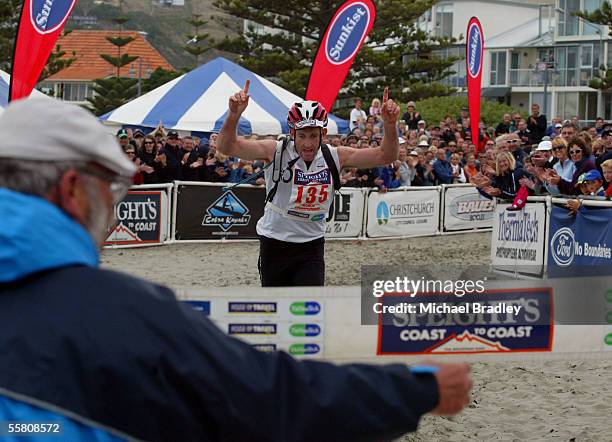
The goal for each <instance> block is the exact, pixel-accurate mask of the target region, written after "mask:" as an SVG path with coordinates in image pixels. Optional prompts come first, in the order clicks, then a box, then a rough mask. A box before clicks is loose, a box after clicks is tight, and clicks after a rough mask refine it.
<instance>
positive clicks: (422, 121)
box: [417, 120, 426, 124]
mask: <svg viewBox="0 0 612 442" xmlns="http://www.w3.org/2000/svg"><path fill="white" fill-rule="evenodd" d="M417 124H426V123H425V120H419V122H418V123H417Z"/></svg>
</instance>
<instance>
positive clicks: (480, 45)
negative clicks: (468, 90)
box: [467, 20, 484, 78]
mask: <svg viewBox="0 0 612 442" xmlns="http://www.w3.org/2000/svg"><path fill="white" fill-rule="evenodd" d="M467 45H468V47H467V73H468V75H469V76H470V77H472V78H477V77H478V76H479V75H480V70H481V68H482V54H483V49H484V40H483V37H482V28H481V27H480V23H479V22H478V21H477V20H473V21H471V23H470V24H469V25H468V34H467Z"/></svg>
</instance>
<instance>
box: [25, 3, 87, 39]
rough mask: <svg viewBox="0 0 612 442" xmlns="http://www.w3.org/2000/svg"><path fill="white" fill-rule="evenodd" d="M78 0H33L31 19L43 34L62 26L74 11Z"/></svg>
mask: <svg viewBox="0 0 612 442" xmlns="http://www.w3.org/2000/svg"><path fill="white" fill-rule="evenodd" d="M75 3H76V0H31V1H30V21H31V22H32V26H34V29H36V30H37V31H38V32H39V33H41V34H48V33H51V32H54V31H56V30H57V29H58V28H60V27H61V26H62V25H63V24H64V22H65V21H66V19H67V18H68V16H69V15H70V12H71V11H72V7H73V6H74V4H75Z"/></svg>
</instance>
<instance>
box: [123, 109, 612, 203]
mask: <svg viewBox="0 0 612 442" xmlns="http://www.w3.org/2000/svg"><path fill="white" fill-rule="evenodd" d="M354 103H355V107H354V109H353V110H352V111H351V113H350V133H349V134H348V135H344V136H327V137H325V139H324V140H323V142H324V143H328V144H331V145H333V146H341V145H344V146H350V147H353V148H356V149H368V148H373V147H377V146H380V144H381V142H382V138H383V124H382V120H381V118H380V106H381V102H380V100H379V99H374V100H372V103H371V105H370V106H369V110H368V112H366V111H365V110H364V109H362V108H363V101H362V100H361V99H359V98H357V99H355V102H354ZM397 130H398V135H399V140H400V150H399V158H398V159H397V160H396V161H394V162H393V163H392V164H389V165H387V166H384V167H378V168H373V169H355V168H349V169H344V170H342V172H341V176H340V179H341V182H342V185H343V186H346V187H375V188H376V187H377V188H378V189H379V190H381V191H383V192H384V191H387V190H390V189H397V188H405V187H409V186H434V185H439V184H456V183H471V184H473V185H474V186H476V187H477V188H478V189H479V191H480V192H481V193H482V194H483V195H484V196H486V197H489V198H493V197H498V198H502V199H506V200H512V199H513V198H515V196H516V194H517V192H518V191H519V189H520V188H521V187H524V188H526V189H528V192H529V194H530V195H553V196H570V197H576V196H581V195H587V194H588V195H591V196H607V197H610V196H612V186H610V182H611V181H610V179H611V178H612V124H606V122H605V121H604V120H603V119H602V118H598V119H597V121H596V123H595V124H594V125H592V126H583V127H580V125H579V121H578V118H577V117H574V118H572V119H571V120H566V121H564V122H563V121H562V120H561V119H560V118H553V119H552V122H551V124H550V125H547V119H546V116H545V115H542V114H541V113H540V109H539V106H538V105H537V104H534V105H533V106H532V108H531V114H530V116H529V117H528V119H527V120H525V119H524V118H523V117H522V116H521V115H520V114H519V113H515V114H506V115H504V116H503V118H502V121H501V122H500V123H499V124H498V125H497V126H496V127H494V128H493V127H489V128H486V127H485V125H484V124H483V123H482V122H481V123H480V131H479V134H478V137H477V138H476V139H473V137H472V136H471V133H470V120H469V114H468V109H467V108H463V109H462V110H461V113H460V114H459V115H456V116H453V115H447V116H446V117H445V118H444V120H443V121H440V122H438V123H437V124H435V123H434V124H428V122H427V121H425V120H424V119H423V118H422V116H421V114H420V112H419V111H418V109H417V108H416V105H415V103H414V102H409V103H407V107H406V112H405V113H404V114H403V116H402V120H400V122H399V125H398V129H397ZM117 137H118V138H119V142H120V144H121V145H122V146H123V148H124V150H125V151H126V153H127V154H128V155H129V156H130V158H132V160H133V161H134V162H135V163H136V164H137V166H138V167H139V171H138V174H137V176H136V178H135V183H136V184H143V183H144V184H157V183H165V182H172V181H173V180H183V181H206V182H222V183H238V182H241V181H244V182H246V183H248V184H253V185H263V184H264V179H263V175H262V174H261V171H262V169H263V167H264V164H263V163H262V162H253V161H245V160H242V159H239V158H231V157H230V158H228V157H225V156H224V155H222V154H221V153H219V152H217V150H216V137H217V136H216V134H211V135H210V137H209V138H208V139H199V138H197V137H191V136H184V137H179V134H178V133H177V132H176V131H173V130H170V131H166V130H164V128H163V127H161V126H160V127H158V128H157V129H156V130H154V131H153V132H152V133H151V134H149V135H145V134H144V133H143V132H142V131H140V130H138V129H137V130H134V131H131V130H129V129H126V130H123V129H122V130H120V131H119V132H118V134H117ZM254 137H255V136H254ZM477 145H478V149H477V148H476V146H477ZM572 204H573V205H574V206H575V203H572Z"/></svg>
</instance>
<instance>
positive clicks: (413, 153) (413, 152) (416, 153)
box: [408, 150, 419, 157]
mask: <svg viewBox="0 0 612 442" xmlns="http://www.w3.org/2000/svg"><path fill="white" fill-rule="evenodd" d="M408 155H410V156H413V157H418V156H419V153H418V152H417V151H416V150H413V151H410V153H409V154H408Z"/></svg>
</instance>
